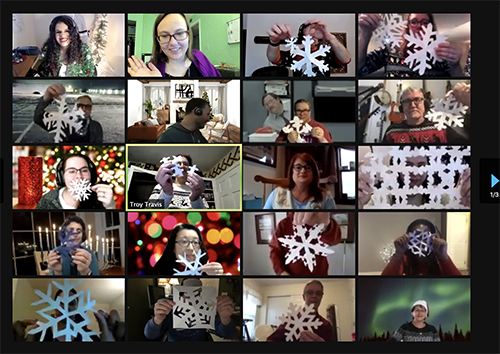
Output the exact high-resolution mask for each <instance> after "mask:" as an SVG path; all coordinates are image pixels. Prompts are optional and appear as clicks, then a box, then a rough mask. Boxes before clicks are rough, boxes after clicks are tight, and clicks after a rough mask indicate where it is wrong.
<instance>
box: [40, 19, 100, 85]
mask: <svg viewBox="0 0 500 354" xmlns="http://www.w3.org/2000/svg"><path fill="white" fill-rule="evenodd" d="M39 72H40V74H41V75H42V76H44V77H65V76H67V77H81V76H96V70H95V66H94V60H93V58H92V51H91V49H90V47H89V45H88V44H86V43H83V42H82V40H81V39H80V34H79V33H78V27H77V26H76V23H75V21H74V20H73V19H72V18H71V17H69V16H65V15H61V16H56V17H54V19H53V20H52V22H51V23H50V26H49V38H47V40H46V41H45V43H44V45H43V47H42V63H41V64H40V68H39Z"/></svg>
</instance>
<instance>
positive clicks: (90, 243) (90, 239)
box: [89, 237, 92, 250]
mask: <svg viewBox="0 0 500 354" xmlns="http://www.w3.org/2000/svg"><path fill="white" fill-rule="evenodd" d="M89 245H90V249H91V250H92V237H91V238H89Z"/></svg>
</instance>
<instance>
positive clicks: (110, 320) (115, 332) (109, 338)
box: [94, 310, 125, 342]
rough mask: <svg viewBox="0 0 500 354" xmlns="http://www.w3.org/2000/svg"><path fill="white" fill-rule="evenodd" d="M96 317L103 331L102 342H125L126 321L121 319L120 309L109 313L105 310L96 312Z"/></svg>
mask: <svg viewBox="0 0 500 354" xmlns="http://www.w3.org/2000/svg"><path fill="white" fill-rule="evenodd" d="M94 317H95V319H96V321H97V323H98V325H99V331H100V332H101V334H100V338H101V342H118V341H120V342H123V341H124V340H125V322H122V321H120V315H119V314H118V311H116V310H111V311H110V312H109V314H108V313H106V311H103V310H99V311H97V312H94Z"/></svg>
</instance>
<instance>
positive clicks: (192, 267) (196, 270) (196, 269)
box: [174, 249, 206, 275]
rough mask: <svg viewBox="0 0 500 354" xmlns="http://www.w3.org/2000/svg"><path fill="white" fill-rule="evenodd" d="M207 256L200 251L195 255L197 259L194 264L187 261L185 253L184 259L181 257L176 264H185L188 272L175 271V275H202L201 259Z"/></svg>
mask: <svg viewBox="0 0 500 354" xmlns="http://www.w3.org/2000/svg"><path fill="white" fill-rule="evenodd" d="M205 254H206V253H201V249H199V250H198V251H197V252H196V253H195V257H196V259H195V260H194V261H193V262H189V261H188V260H187V259H186V252H184V257H183V256H182V255H179V258H180V260H177V261H176V262H179V263H182V264H184V266H185V267H186V270H184V271H182V272H181V271H179V270H177V269H174V275H201V268H202V267H203V264H202V263H201V257H203V256H204V255H205Z"/></svg>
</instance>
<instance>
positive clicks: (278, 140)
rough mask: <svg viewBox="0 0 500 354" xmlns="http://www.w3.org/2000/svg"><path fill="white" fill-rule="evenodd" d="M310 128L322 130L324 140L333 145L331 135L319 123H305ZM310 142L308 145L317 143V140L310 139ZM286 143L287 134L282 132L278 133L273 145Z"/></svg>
mask: <svg viewBox="0 0 500 354" xmlns="http://www.w3.org/2000/svg"><path fill="white" fill-rule="evenodd" d="M307 124H309V125H310V126H311V127H313V128H316V127H319V128H321V129H323V132H324V136H325V139H326V140H328V142H329V143H333V140H332V135H331V134H330V132H329V131H328V130H327V129H326V128H325V126H324V125H323V124H321V123H319V122H316V121H315V120H313V119H311V120H310V121H309V122H307ZM311 140H312V141H308V143H319V140H318V139H316V138H312V137H311ZM287 142H288V134H287V133H285V132H284V131H283V130H282V131H281V132H280V135H278V137H277V138H276V141H275V143H287Z"/></svg>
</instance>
